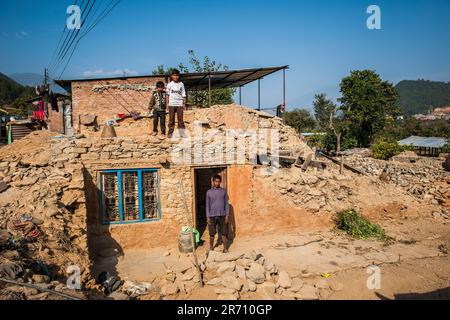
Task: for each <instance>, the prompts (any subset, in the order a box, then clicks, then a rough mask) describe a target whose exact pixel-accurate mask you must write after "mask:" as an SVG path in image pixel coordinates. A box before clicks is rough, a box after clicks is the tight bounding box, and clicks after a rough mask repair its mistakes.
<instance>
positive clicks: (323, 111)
mask: <svg viewBox="0 0 450 320" xmlns="http://www.w3.org/2000/svg"><path fill="white" fill-rule="evenodd" d="M313 105H314V115H315V117H316V121H317V128H318V130H320V131H322V132H325V131H327V130H328V129H329V122H330V114H334V113H335V111H336V108H337V107H336V104H335V103H334V102H333V101H332V100H331V99H327V95H326V94H325V93H321V94H317V95H316V96H315V97H314V102H313Z"/></svg>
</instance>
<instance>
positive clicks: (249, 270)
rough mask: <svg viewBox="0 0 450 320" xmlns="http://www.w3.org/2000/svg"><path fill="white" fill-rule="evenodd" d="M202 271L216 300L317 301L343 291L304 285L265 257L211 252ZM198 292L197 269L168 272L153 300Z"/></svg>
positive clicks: (322, 284)
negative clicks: (195, 290)
mask: <svg viewBox="0 0 450 320" xmlns="http://www.w3.org/2000/svg"><path fill="white" fill-rule="evenodd" d="M201 270H202V271H203V274H204V282H205V285H206V286H209V287H213V288H214V293H215V294H216V295H217V296H216V297H210V298H211V299H217V300H239V299H245V298H258V299H263V300H317V299H319V298H326V297H328V296H329V295H330V292H332V291H341V290H342V284H340V283H328V282H327V281H325V280H323V279H320V280H319V281H315V280H313V281H311V280H308V281H305V280H304V279H302V277H301V276H299V275H296V276H295V277H293V276H290V275H289V274H288V272H286V271H285V270H280V269H279V268H278V267H277V266H276V265H275V264H273V263H272V262H270V261H269V260H268V259H267V258H266V257H265V256H264V255H263V254H262V253H260V252H257V251H255V250H252V251H250V252H245V253H239V252H230V253H221V252H216V251H211V252H209V254H208V255H207V257H205V259H204V260H203V263H202V264H201ZM196 288H199V281H198V278H197V273H196V269H195V268H194V266H187V267H184V268H179V269H178V270H175V271H174V270H168V271H167V274H166V276H165V278H163V279H160V280H155V282H154V285H153V291H154V294H153V295H152V298H162V299H171V298H176V297H180V295H182V294H190V293H192V291H193V290H194V289H196Z"/></svg>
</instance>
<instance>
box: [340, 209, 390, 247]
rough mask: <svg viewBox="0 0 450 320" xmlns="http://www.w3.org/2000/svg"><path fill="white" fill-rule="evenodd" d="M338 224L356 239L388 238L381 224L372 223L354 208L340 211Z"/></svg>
mask: <svg viewBox="0 0 450 320" xmlns="http://www.w3.org/2000/svg"><path fill="white" fill-rule="evenodd" d="M336 224H337V228H338V229H339V230H342V231H345V232H346V233H347V234H349V235H350V236H352V237H354V238H356V239H368V238H377V239H381V240H386V239H388V237H387V236H386V233H385V231H384V230H383V229H382V228H381V227H380V226H379V225H376V224H373V223H371V222H370V221H369V220H367V219H366V218H364V217H363V216H361V215H360V214H359V213H358V212H356V210H354V209H351V210H345V211H342V212H340V213H338V218H337V223H336Z"/></svg>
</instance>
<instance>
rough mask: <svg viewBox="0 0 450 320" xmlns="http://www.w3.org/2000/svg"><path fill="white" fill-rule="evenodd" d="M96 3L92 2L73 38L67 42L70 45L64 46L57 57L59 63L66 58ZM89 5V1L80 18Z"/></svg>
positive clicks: (89, 0)
mask: <svg viewBox="0 0 450 320" xmlns="http://www.w3.org/2000/svg"><path fill="white" fill-rule="evenodd" d="M96 1H97V0H94V2H93V4H92V5H91V6H90V7H89V11H88V13H87V15H86V16H85V17H84V19H83V21H82V22H81V25H80V28H79V29H77V31H76V32H75V36H74V37H73V38H72V37H71V40H69V41H71V42H70V44H69V45H68V46H66V48H64V49H63V52H62V54H61V55H60V56H59V57H60V59H61V61H64V59H65V58H66V56H67V53H68V52H69V50H70V49H71V48H72V46H73V44H74V42H75V40H76V39H77V37H78V34H79V33H80V30H81V28H83V26H84V24H85V22H86V19H87V18H88V17H89V14H90V12H91V10H92V7H93V6H94V5H95V2H96ZM90 3H91V0H88V3H87V4H86V7H85V8H84V10H83V13H82V16H84V13H85V11H86V9H87V7H88V6H89V4H90Z"/></svg>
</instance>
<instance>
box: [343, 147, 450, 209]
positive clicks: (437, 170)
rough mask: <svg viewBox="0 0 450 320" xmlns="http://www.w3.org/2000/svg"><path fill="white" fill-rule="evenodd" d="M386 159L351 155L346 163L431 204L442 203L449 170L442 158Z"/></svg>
mask: <svg viewBox="0 0 450 320" xmlns="http://www.w3.org/2000/svg"><path fill="white" fill-rule="evenodd" d="M395 159H396V161H383V160H377V159H373V158H369V157H361V156H350V157H346V158H345V163H347V164H349V165H350V166H352V167H354V168H356V169H358V170H360V171H362V172H364V173H365V174H367V175H369V176H373V177H377V178H380V179H381V180H382V181H385V182H388V183H391V184H394V185H395V186H398V187H400V188H402V189H404V190H405V191H406V192H407V193H409V194H411V195H412V196H414V197H416V198H418V199H420V200H424V201H425V202H427V203H428V204H434V205H437V204H442V203H443V202H444V196H443V195H444V194H445V193H446V192H447V191H448V188H449V186H448V183H447V181H450V180H449V179H450V173H448V172H446V171H445V170H444V169H443V168H442V162H443V161H442V160H441V159H439V158H436V159H430V158H422V157H418V158H417V159H416V160H415V163H404V162H400V161H398V158H395Z"/></svg>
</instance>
